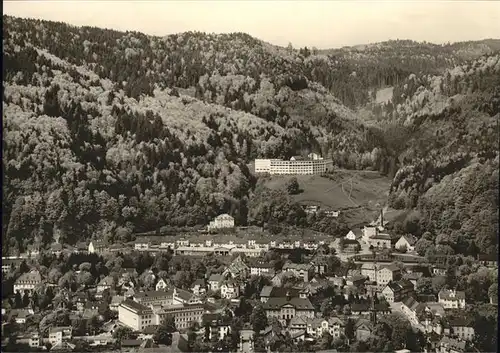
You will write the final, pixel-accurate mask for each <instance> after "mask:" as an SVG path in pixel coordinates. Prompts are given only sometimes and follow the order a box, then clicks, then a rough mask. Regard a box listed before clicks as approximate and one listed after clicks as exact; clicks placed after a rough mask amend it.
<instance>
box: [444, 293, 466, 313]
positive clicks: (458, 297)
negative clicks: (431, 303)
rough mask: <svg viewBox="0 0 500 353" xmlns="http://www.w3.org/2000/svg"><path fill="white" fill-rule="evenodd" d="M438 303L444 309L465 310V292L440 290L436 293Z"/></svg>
mask: <svg viewBox="0 0 500 353" xmlns="http://www.w3.org/2000/svg"><path fill="white" fill-rule="evenodd" d="M438 302H439V303H441V304H443V306H444V308H445V309H457V308H458V309H463V308H465V292H462V291H456V290H452V289H441V290H440V291H439V293H438Z"/></svg>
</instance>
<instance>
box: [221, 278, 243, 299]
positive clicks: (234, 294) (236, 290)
mask: <svg viewBox="0 0 500 353" xmlns="http://www.w3.org/2000/svg"><path fill="white" fill-rule="evenodd" d="M220 295H221V297H222V298H224V299H236V298H238V297H239V296H240V286H239V285H238V284H237V283H236V282H235V281H233V280H232V279H229V280H225V281H223V282H222V284H221V285H220Z"/></svg>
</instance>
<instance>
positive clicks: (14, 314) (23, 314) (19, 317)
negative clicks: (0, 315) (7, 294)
mask: <svg viewBox="0 0 500 353" xmlns="http://www.w3.org/2000/svg"><path fill="white" fill-rule="evenodd" d="M33 314H34V312H33V309H12V310H11V311H10V312H9V315H8V321H11V320H15V322H16V324H19V325H23V324H25V323H26V319H28V318H29V317H30V316H31V315H33Z"/></svg>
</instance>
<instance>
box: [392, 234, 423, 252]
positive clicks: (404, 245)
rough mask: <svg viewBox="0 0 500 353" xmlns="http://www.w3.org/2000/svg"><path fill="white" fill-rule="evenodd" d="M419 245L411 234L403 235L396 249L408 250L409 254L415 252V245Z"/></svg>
mask: <svg viewBox="0 0 500 353" xmlns="http://www.w3.org/2000/svg"><path fill="white" fill-rule="evenodd" d="M416 243H417V238H415V237H414V236H413V235H411V234H407V235H403V236H401V238H399V239H398V241H397V242H396V243H395V245H394V247H395V248H396V249H398V250H402V249H406V250H407V251H408V252H413V251H415V244H416Z"/></svg>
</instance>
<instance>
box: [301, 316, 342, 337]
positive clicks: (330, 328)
mask: <svg viewBox="0 0 500 353" xmlns="http://www.w3.org/2000/svg"><path fill="white" fill-rule="evenodd" d="M344 328H345V323H344V321H342V320H341V319H339V318H338V317H331V318H329V319H311V320H308V321H307V334H308V335H310V336H312V337H315V338H319V337H321V336H323V334H324V333H329V334H330V335H331V336H332V337H333V338H339V337H340V336H341V335H343V334H344Z"/></svg>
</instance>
